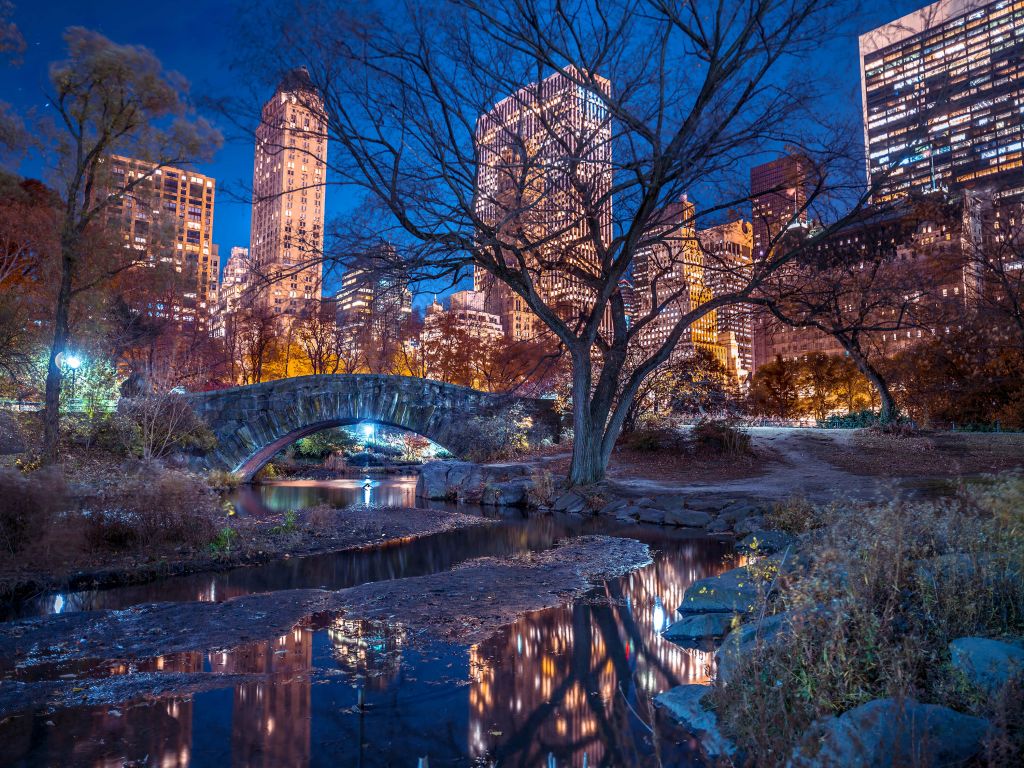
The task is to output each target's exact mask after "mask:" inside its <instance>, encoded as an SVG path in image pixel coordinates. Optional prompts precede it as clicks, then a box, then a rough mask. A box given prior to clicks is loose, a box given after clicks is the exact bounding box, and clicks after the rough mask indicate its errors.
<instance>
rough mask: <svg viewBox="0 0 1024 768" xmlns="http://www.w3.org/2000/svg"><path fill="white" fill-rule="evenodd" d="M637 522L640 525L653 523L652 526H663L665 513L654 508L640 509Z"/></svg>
mask: <svg viewBox="0 0 1024 768" xmlns="http://www.w3.org/2000/svg"><path fill="white" fill-rule="evenodd" d="M638 512H639V518H638V519H639V520H640V522H641V523H653V524H654V525H664V523H665V512H664V511H663V510H660V509H658V508H656V507H640V508H639V510H638Z"/></svg>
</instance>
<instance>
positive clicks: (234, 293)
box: [212, 245, 252, 337]
mask: <svg viewBox="0 0 1024 768" xmlns="http://www.w3.org/2000/svg"><path fill="white" fill-rule="evenodd" d="M251 269H252V267H251V265H250V263H249V249H248V248H243V247H241V246H238V245H236V246H234V247H233V248H232V249H231V255H230V256H229V257H228V260H227V263H225V264H224V271H223V272H222V273H221V277H220V285H219V286H218V288H217V311H216V312H215V313H214V317H213V323H212V331H213V335H214V336H220V337H223V336H224V335H225V333H226V326H227V318H228V317H229V316H231V315H234V314H235V313H237V312H238V310H239V308H240V307H241V306H242V301H243V297H244V296H245V291H246V287H247V286H248V284H249V276H250V272H251Z"/></svg>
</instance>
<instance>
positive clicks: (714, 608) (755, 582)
mask: <svg viewBox="0 0 1024 768" xmlns="http://www.w3.org/2000/svg"><path fill="white" fill-rule="evenodd" d="M767 560H769V561H774V562H775V563H776V564H777V563H779V562H780V560H781V558H780V557H779V556H778V555H772V557H771V558H767ZM761 562H765V561H759V564H758V566H757V568H756V569H753V568H751V566H749V565H744V566H741V567H739V568H733V569H732V570H731V571H726V572H725V573H720V574H719V575H717V576H710V577H708V578H706V579H700V580H699V581H695V582H693V584H691V585H690V586H689V587H687V588H686V592H684V593H683V604H682V605H680V606H679V612H680V613H683V614H687V613H717V612H726V613H747V612H748V611H749V610H750V609H751V608H753V606H754V604H755V603H756V602H757V600H758V598H759V597H760V595H759V592H761V591H764V587H765V586H766V585H765V584H764V583H763V579H762V578H761V577H762V575H763V574H764V572H765V569H764V566H763V565H761V564H760V563H761Z"/></svg>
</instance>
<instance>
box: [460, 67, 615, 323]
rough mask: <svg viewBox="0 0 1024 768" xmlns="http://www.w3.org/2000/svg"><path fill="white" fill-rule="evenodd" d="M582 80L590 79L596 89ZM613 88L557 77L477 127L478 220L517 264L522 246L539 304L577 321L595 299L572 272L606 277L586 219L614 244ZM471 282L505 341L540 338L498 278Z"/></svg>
mask: <svg viewBox="0 0 1024 768" xmlns="http://www.w3.org/2000/svg"><path fill="white" fill-rule="evenodd" d="M577 78H578V79H579V80H581V81H585V82H588V83H589V82H590V81H591V80H592V81H593V84H594V88H595V89H596V90H592V89H590V88H588V87H586V86H584V85H580V84H579V83H578V82H577ZM610 91H611V85H610V83H609V82H608V80H606V79H604V78H601V77H597V76H595V77H593V78H592V79H591V78H588V77H586V76H584V75H582V74H581V73H579V71H578V70H575V69H572V70H569V74H568V76H567V75H564V74H562V73H560V72H556V73H555V74H553V75H551V76H549V77H547V78H545V79H544V80H542V81H540V82H539V83H531V84H530V85H528V86H526V87H524V88H521V89H520V90H518V91H516V92H515V93H514V94H512V95H511V96H508V97H507V98H505V99H503V100H502V101H500V102H498V103H497V104H496V105H495V106H494V108H493V109H491V111H490V112H488V113H487V114H485V115H483V116H481V117H480V119H479V120H478V121H477V125H476V133H475V137H474V139H475V143H476V149H477V154H478V157H479V161H478V165H477V177H476V188H477V199H476V203H475V205H476V213H477V215H478V216H479V217H480V219H481V220H482V221H483V222H484V223H485V226H487V227H488V228H494V229H495V230H497V231H498V233H499V236H500V237H501V239H502V241H503V243H506V244H508V245H509V246H510V248H509V249H508V250H509V252H508V253H507V254H505V258H506V260H507V261H508V262H509V263H514V259H515V256H514V253H513V251H514V249H516V248H518V249H521V250H522V252H523V254H524V256H525V260H526V268H527V269H528V270H529V271H530V273H531V277H532V280H533V282H534V285H535V287H536V288H537V291H538V293H539V294H540V296H541V298H542V299H543V300H544V301H545V302H546V303H547V304H548V305H549V306H551V307H553V308H554V309H555V311H556V312H557V313H558V315H559V316H560V317H562V318H563V319H564V320H569V321H575V320H577V319H578V318H580V317H582V316H586V315H588V314H589V312H590V311H591V309H592V307H593V303H594V298H595V297H594V296H593V294H592V291H591V289H589V288H588V287H587V286H586V285H585V284H584V282H583V281H582V280H580V278H579V276H578V275H573V271H574V270H578V271H579V272H582V273H584V274H592V275H597V274H599V269H600V267H599V264H598V262H597V247H596V245H595V243H594V237H593V235H592V234H591V232H590V231H589V227H588V223H587V216H588V214H591V215H596V218H597V220H598V229H599V236H600V237H602V238H604V240H605V242H610V241H611V234H612V204H611V194H610V192H611V177H612V169H611V122H610V120H609V117H608V112H607V109H606V107H605V104H604V101H603V100H602V98H601V94H602V93H603V94H608V93H610ZM569 168H574V169H575V177H573V176H571V175H570V172H569V171H568V169H569ZM581 187H583V188H585V191H584V192H582V193H581V191H580V188H581ZM595 207H596V211H595V210H593V209H594V208H595ZM473 283H474V289H475V290H477V291H482V292H485V293H486V294H487V295H488V311H490V312H493V313H494V314H497V315H499V316H500V317H501V319H502V325H503V327H504V329H505V333H506V334H507V335H509V336H511V337H512V338H514V339H524V338H532V337H533V336H535V335H536V334H537V333H539V332H540V330H541V329H540V328H539V327H537V326H536V321H535V320H536V319H535V318H534V317H533V314H532V313H531V312H530V311H529V309H528V308H527V307H526V306H525V304H524V303H523V301H522V299H521V298H520V297H519V296H517V295H515V294H513V292H512V291H511V290H510V289H509V288H508V287H507V286H506V285H504V284H503V283H500V282H498V281H496V280H495V279H494V277H493V276H492V275H491V274H490V273H488V272H486V271H484V270H482V269H481V268H480V267H477V268H476V271H475V274H474V280H473Z"/></svg>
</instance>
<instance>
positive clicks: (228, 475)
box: [206, 469, 242, 491]
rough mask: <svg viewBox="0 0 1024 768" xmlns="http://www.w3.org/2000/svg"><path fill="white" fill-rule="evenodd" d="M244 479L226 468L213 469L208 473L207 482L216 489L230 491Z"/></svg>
mask: <svg viewBox="0 0 1024 768" xmlns="http://www.w3.org/2000/svg"><path fill="white" fill-rule="evenodd" d="M241 482H242V479H241V478H240V477H239V476H238V475H236V474H235V473H234V472H229V471H228V470H226V469H211V470H210V471H209V472H207V473H206V484H207V485H208V486H210V487H211V488H212V489H213V490H215V491H230V490H233V489H235V488H237V487H238V485H239V484H240V483H241Z"/></svg>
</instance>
